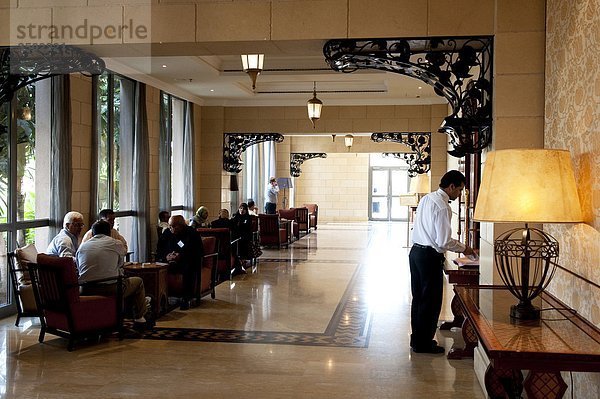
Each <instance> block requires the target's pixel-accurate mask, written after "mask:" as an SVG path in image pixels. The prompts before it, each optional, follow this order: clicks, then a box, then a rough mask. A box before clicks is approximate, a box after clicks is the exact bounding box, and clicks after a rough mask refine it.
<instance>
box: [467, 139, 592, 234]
mask: <svg viewBox="0 0 600 399" xmlns="http://www.w3.org/2000/svg"><path fill="white" fill-rule="evenodd" d="M474 219H475V220H477V221H485V222H529V223H574V222H581V221H582V220H583V219H582V215H581V206H580V204H579V197H578V196H577V186H576V184H575V176H574V173H573V167H572V164H571V156H570V154H569V151H566V150H553V149H536V150H525V149H514V150H501V151H492V152H490V153H488V154H487V158H486V162H485V166H484V169H483V177H482V179H481V187H480V188H479V193H478V195H477V204H476V206H475V214H474Z"/></svg>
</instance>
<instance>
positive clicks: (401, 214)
mask: <svg viewBox="0 0 600 399" xmlns="http://www.w3.org/2000/svg"><path fill="white" fill-rule="evenodd" d="M392 219H394V220H397V219H402V220H408V207H407V206H403V205H400V197H392Z"/></svg>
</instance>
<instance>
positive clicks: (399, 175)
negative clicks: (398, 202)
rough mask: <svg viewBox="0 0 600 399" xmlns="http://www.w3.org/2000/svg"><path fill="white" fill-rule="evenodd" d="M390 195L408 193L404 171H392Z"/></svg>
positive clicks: (405, 172)
mask: <svg viewBox="0 0 600 399" xmlns="http://www.w3.org/2000/svg"><path fill="white" fill-rule="evenodd" d="M391 172H392V195H400V194H406V193H407V192H408V172H407V171H406V170H392V171H391Z"/></svg>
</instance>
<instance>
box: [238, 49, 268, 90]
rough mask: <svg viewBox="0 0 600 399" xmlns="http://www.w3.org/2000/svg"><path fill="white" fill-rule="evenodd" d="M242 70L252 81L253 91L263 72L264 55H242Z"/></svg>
mask: <svg viewBox="0 0 600 399" xmlns="http://www.w3.org/2000/svg"><path fill="white" fill-rule="evenodd" d="M241 57H242V69H243V70H244V72H246V73H247V74H248V75H250V79H252V90H255V89H256V78H257V77H258V75H260V73H261V72H262V70H263V62H264V59H265V55H264V54H242V56H241Z"/></svg>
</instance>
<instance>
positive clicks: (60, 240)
mask: <svg viewBox="0 0 600 399" xmlns="http://www.w3.org/2000/svg"><path fill="white" fill-rule="evenodd" d="M83 226H84V224H83V215H82V214H81V213H79V212H75V211H71V212H69V213H67V214H66V215H65V218H64V220H63V229H62V230H61V231H60V232H59V233H58V234H57V235H56V237H54V238H53V239H52V241H51V242H50V244H49V245H48V249H46V253H47V254H48V255H55V256H70V257H72V258H74V257H75V253H76V252H77V249H78V248H79V235H80V234H81V230H82V228H83Z"/></svg>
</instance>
